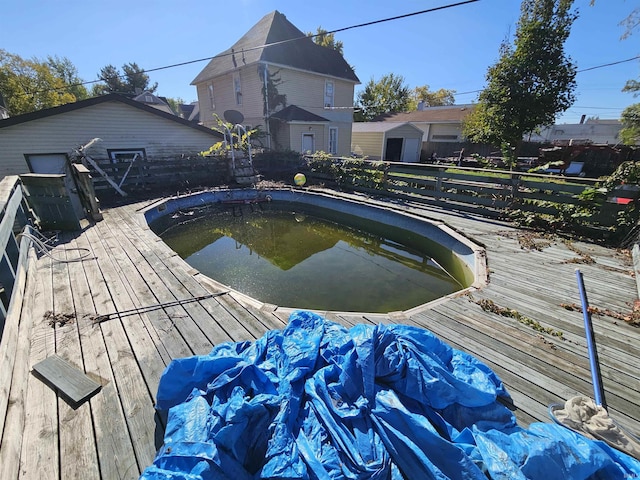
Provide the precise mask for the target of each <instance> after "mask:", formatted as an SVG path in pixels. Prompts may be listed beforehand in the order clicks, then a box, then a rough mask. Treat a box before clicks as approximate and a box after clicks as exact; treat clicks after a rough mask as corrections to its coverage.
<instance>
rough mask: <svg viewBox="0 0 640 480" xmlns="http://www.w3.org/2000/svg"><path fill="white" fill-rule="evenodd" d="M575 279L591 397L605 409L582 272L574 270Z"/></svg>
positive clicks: (577, 269)
mask: <svg viewBox="0 0 640 480" xmlns="http://www.w3.org/2000/svg"><path fill="white" fill-rule="evenodd" d="M576 279H577V280H578V290H579V291H580V301H581V302H582V317H583V318H584V329H585V333H586V337H587V349H588V351H589V366H590V367H591V381H592V383H593V395H594V400H595V402H596V405H598V406H602V407H604V408H605V409H606V408H607V404H606V402H605V399H604V390H603V388H602V376H601V374H600V364H599V362H598V352H597V350H596V340H595V335H594V333H593V326H592V324H591V313H589V301H588V300H587V292H586V290H585V288H584V280H583V278H582V272H581V271H580V269H579V268H576Z"/></svg>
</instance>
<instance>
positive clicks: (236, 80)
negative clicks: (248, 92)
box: [233, 73, 242, 105]
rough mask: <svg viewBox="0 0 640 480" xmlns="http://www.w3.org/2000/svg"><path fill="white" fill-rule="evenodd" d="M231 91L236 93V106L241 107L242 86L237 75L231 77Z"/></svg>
mask: <svg viewBox="0 0 640 480" xmlns="http://www.w3.org/2000/svg"><path fill="white" fill-rule="evenodd" d="M233 91H234V92H235V93H236V105H242V84H241V83H240V74H238V73H236V74H234V76H233Z"/></svg>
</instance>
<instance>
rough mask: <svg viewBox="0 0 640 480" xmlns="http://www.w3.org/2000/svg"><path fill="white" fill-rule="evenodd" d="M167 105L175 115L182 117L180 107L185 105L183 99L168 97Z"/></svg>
mask: <svg viewBox="0 0 640 480" xmlns="http://www.w3.org/2000/svg"><path fill="white" fill-rule="evenodd" d="M167 103H168V104H169V106H170V107H171V110H173V113H175V114H176V115H180V105H183V104H184V103H185V101H184V100H183V99H182V98H181V97H178V98H172V97H167Z"/></svg>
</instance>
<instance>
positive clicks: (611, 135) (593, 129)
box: [525, 119, 622, 145]
mask: <svg viewBox="0 0 640 480" xmlns="http://www.w3.org/2000/svg"><path fill="white" fill-rule="evenodd" d="M620 130H622V122H620V121H619V120H599V119H588V120H587V121H586V122H583V123H565V124H559V125H552V126H550V127H545V128H543V129H541V130H540V133H537V134H531V135H529V136H527V138H525V140H527V141H530V142H539V143H553V144H562V143H564V144H569V143H593V144H597V145H617V144H619V143H620Z"/></svg>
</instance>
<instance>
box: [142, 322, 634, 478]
mask: <svg viewBox="0 0 640 480" xmlns="http://www.w3.org/2000/svg"><path fill="white" fill-rule="evenodd" d="M500 400H504V401H506V402H508V401H509V400H510V399H509V394H508V393H507V391H506V390H505V388H504V386H503V384H502V382H501V381H500V379H499V378H498V377H497V376H496V374H495V373H494V372H493V371H492V370H491V369H489V368H488V367H487V366H486V365H484V364H483V363H481V362H479V361H478V360H476V359H475V358H474V357H472V356H470V355H467V354H465V353H464V352H461V351H458V350H456V349H453V348H451V347H450V346H448V345H447V344H445V343H443V342H442V341H440V340H438V339H437V338H436V337H435V336H434V335H433V334H431V333H430V332H428V331H426V330H423V329H420V328H417V327H411V326H406V325H378V326H371V325H357V326H355V327H352V328H351V329H346V328H344V327H342V326H340V325H338V324H336V323H332V322H329V321H327V320H325V319H324V318H323V317H321V316H320V315H317V314H314V313H311V312H307V311H296V312H294V313H293V314H292V315H291V317H290V319H289V323H288V325H287V327H286V328H285V329H284V330H281V331H279V330H278V331H270V332H267V333H266V334H265V335H264V336H263V337H262V338H260V339H258V340H256V341H255V342H239V343H224V344H220V345H218V346H216V347H215V348H214V349H213V351H212V352H211V353H210V354H209V355H203V356H194V357H190V358H184V359H179V360H174V361H172V362H171V363H170V364H169V366H168V367H167V369H166V370H165V372H164V374H163V375H162V378H161V379H160V385H159V387H158V397H157V408H158V410H159V411H161V412H168V419H167V427H166V430H165V437H164V445H163V446H162V448H161V449H160V450H159V451H158V454H157V456H156V459H155V460H154V462H153V464H152V465H151V466H149V467H148V468H147V469H146V470H145V471H144V472H143V475H142V477H141V478H144V479H231V480H248V479H319V480H329V479H331V480H335V479H341V478H345V479H371V480H374V479H375V480H377V479H447V478H451V479H486V478H487V477H489V478H493V479H505V480H506V479H525V478H526V479H529V478H532V479H538V478H540V479H544V480H553V479H563V480H565V479H587V478H589V479H618V478H619V479H629V478H640V462H638V461H637V460H635V459H633V458H632V457H630V456H627V455H625V454H623V453H620V452H618V451H617V450H614V449H612V448H611V447H609V446H608V445H607V444H606V443H603V442H598V441H592V440H588V439H586V438H585V437H582V436H581V435H579V434H576V433H574V432H572V431H571V430H568V429H566V428H564V427H562V426H559V425H557V424H553V423H549V424H546V423H536V424H532V425H531V426H530V428H529V429H523V428H521V427H519V426H518V425H517V423H516V420H515V417H514V416H513V414H512V412H511V411H510V410H509V409H508V408H507V407H505V406H504V405H503V402H501V401H500Z"/></svg>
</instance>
